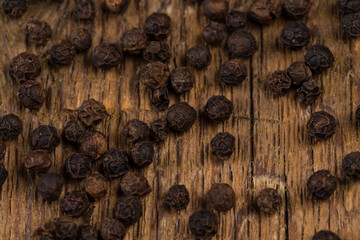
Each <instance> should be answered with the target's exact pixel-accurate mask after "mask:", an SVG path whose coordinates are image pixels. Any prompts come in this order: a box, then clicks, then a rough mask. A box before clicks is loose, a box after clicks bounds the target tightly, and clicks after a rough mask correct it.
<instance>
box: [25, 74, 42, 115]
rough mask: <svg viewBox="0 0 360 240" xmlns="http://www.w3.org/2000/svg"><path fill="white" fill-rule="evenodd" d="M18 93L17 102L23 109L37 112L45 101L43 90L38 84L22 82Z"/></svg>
mask: <svg viewBox="0 0 360 240" xmlns="http://www.w3.org/2000/svg"><path fill="white" fill-rule="evenodd" d="M18 92H19V94H18V95H19V101H20V103H21V105H22V106H24V107H25V108H29V109H32V110H37V109H39V108H40V107H41V106H42V104H43V102H44V101H45V90H44V89H43V88H42V86H41V84H40V83H38V82H35V81H31V80H29V81H26V82H23V83H22V84H21V86H20V88H19V90H18Z"/></svg>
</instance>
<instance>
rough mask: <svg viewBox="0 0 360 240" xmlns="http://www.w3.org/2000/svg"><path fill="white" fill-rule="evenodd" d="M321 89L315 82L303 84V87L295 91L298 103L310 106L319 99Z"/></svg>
mask: <svg viewBox="0 0 360 240" xmlns="http://www.w3.org/2000/svg"><path fill="white" fill-rule="evenodd" d="M320 94H321V89H320V87H319V85H318V84H317V82H316V81H314V80H310V81H307V82H304V83H303V85H302V86H301V87H300V88H299V89H298V90H297V96H298V98H299V100H300V103H302V104H304V105H311V104H313V103H315V101H316V100H317V99H318V98H319V96H320Z"/></svg>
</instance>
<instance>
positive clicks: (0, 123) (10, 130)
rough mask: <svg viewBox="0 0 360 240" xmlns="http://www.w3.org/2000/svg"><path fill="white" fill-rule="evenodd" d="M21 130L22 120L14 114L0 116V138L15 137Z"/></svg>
mask: <svg viewBox="0 0 360 240" xmlns="http://www.w3.org/2000/svg"><path fill="white" fill-rule="evenodd" d="M22 130H23V124H22V121H21V120H20V118H19V117H18V116H16V115H15V114H8V115H5V116H2V117H0V139H1V140H3V141H8V140H11V139H16V138H17V137H18V136H19V135H20V134H21V133H22Z"/></svg>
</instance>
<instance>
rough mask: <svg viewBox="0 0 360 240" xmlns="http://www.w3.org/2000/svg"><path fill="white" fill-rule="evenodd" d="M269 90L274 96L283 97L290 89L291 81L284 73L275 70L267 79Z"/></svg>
mask: <svg viewBox="0 0 360 240" xmlns="http://www.w3.org/2000/svg"><path fill="white" fill-rule="evenodd" d="M268 83H269V87H270V90H271V91H272V92H273V93H274V94H275V95H284V94H285V93H287V92H289V90H290V88H291V79H290V78H289V76H288V75H287V72H286V71H282V70H277V71H275V72H273V73H272V74H271V76H270V77H269V79H268Z"/></svg>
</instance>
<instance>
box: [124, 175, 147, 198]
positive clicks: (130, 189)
mask: <svg viewBox="0 0 360 240" xmlns="http://www.w3.org/2000/svg"><path fill="white" fill-rule="evenodd" d="M120 187H121V191H122V192H123V193H124V194H125V195H127V196H138V197H142V196H144V195H146V194H148V193H150V192H151V188H150V185H149V183H148V181H147V179H146V178H145V177H143V176H141V175H139V174H137V173H131V172H129V173H127V174H126V175H125V176H124V177H123V179H122V180H121V183H120Z"/></svg>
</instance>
